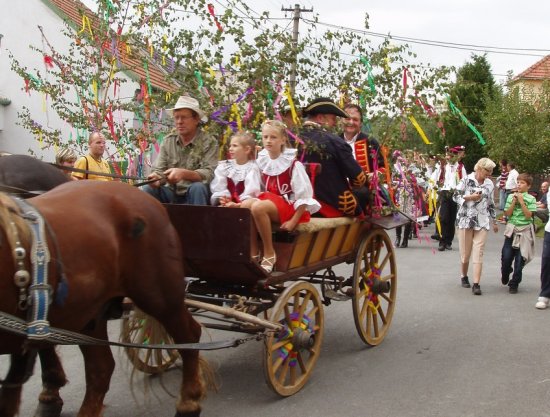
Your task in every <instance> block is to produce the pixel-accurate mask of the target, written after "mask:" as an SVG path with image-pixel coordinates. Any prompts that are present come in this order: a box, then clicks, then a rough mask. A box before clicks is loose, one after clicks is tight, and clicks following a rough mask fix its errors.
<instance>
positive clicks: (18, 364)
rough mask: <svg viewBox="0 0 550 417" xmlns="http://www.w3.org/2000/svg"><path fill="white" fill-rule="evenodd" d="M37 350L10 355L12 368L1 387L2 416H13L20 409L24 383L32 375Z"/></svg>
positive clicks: (0, 416) (0, 409) (0, 413)
mask: <svg viewBox="0 0 550 417" xmlns="http://www.w3.org/2000/svg"><path fill="white" fill-rule="evenodd" d="M35 361H36V351H35V350H31V351H28V352H26V353H23V354H19V353H17V354H15V353H14V354H12V355H11V356H10V368H9V370H8V374H7V375H6V378H5V379H4V380H3V381H2V388H0V417H13V416H15V415H16V414H17V413H18V411H19V405H20V402H21V390H22V388H23V384H24V383H25V381H27V380H28V379H29V378H30V376H31V375H32V372H33V368H34V363H35Z"/></svg>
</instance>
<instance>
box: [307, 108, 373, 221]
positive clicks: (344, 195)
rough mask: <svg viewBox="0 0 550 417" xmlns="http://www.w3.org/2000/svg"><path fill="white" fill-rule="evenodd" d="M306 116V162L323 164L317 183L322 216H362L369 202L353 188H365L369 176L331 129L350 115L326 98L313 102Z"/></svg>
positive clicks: (315, 188) (316, 179) (315, 186)
mask: <svg viewBox="0 0 550 417" xmlns="http://www.w3.org/2000/svg"><path fill="white" fill-rule="evenodd" d="M302 114H303V116H304V117H305V119H306V120H305V122H304V125H303V128H302V130H301V131H300V134H299V136H300V138H301V139H302V140H303V141H304V145H305V148H306V153H305V159H304V161H305V162H309V163H319V164H321V172H320V173H319V174H318V175H317V176H316V177H315V184H314V192H315V198H316V199H317V200H318V201H319V203H321V210H320V211H319V213H320V215H322V216H324V217H339V216H357V215H361V214H362V213H363V209H364V206H365V204H366V201H360V198H358V195H356V194H354V190H353V189H359V188H361V187H364V185H365V182H366V175H365V173H364V172H363V170H362V169H361V166H360V165H359V164H358V163H357V161H356V160H355V158H354V157H353V153H352V151H351V148H350V147H349V145H348V144H347V143H346V142H345V140H344V139H342V138H341V137H339V136H336V135H335V134H332V133H330V132H329V130H327V129H332V128H334V126H335V125H336V118H337V117H344V118H348V117H349V115H348V114H347V113H346V112H344V111H343V110H342V109H341V108H340V107H338V106H337V105H336V104H335V103H334V102H333V101H332V100H331V99H329V98H326V97H320V98H317V99H315V100H313V101H312V102H311V103H310V104H309V105H308V106H307V107H306V108H304V109H303V111H302ZM350 184H351V186H350ZM352 187H353V188H352Z"/></svg>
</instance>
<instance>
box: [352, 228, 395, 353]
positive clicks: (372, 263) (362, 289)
mask: <svg viewBox="0 0 550 417" xmlns="http://www.w3.org/2000/svg"><path fill="white" fill-rule="evenodd" d="M396 290H397V268H396V263H395V253H394V250H393V245H392V242H391V239H390V237H389V236H388V234H387V233H386V232H385V231H384V230H383V229H371V230H370V232H369V233H368V234H367V235H366V236H365V237H364V238H363V240H362V241H361V243H360V244H359V248H358V250H357V255H356V259H355V265H354V268H353V294H354V295H353V318H354V320H355V328H356V329H357V333H359V336H360V337H361V339H362V340H363V342H365V343H366V344H368V345H370V346H376V345H378V344H380V343H381V342H382V340H384V337H385V336H386V333H387V332H388V329H389V327H390V324H391V320H392V317H393V311H394V309H395V296H396Z"/></svg>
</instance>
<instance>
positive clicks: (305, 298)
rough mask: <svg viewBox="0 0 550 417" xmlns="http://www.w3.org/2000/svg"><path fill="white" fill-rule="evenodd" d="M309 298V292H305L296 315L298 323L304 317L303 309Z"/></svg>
mask: <svg viewBox="0 0 550 417" xmlns="http://www.w3.org/2000/svg"><path fill="white" fill-rule="evenodd" d="M310 299H311V293H306V295H305V297H304V300H303V302H302V305H301V306H300V311H299V315H298V323H301V322H302V319H303V318H304V311H305V310H306V307H307V305H308V304H309V300H310Z"/></svg>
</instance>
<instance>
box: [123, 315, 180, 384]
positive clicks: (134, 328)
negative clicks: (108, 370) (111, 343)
mask: <svg viewBox="0 0 550 417" xmlns="http://www.w3.org/2000/svg"><path fill="white" fill-rule="evenodd" d="M157 324H158V322H156V320H155V319H153V318H152V317H150V316H148V315H146V314H145V313H143V312H141V311H140V310H137V309H135V310H133V311H132V312H131V313H130V314H129V315H128V317H125V318H124V319H123V320H122V324H121V340H122V341H123V342H125V343H137V344H143V345H147V344H163V343H164V344H172V343H173V340H172V338H171V337H170V336H169V335H168V333H167V332H166V331H165V330H164V328H162V327H157ZM124 350H125V352H126V355H127V356H128V359H129V360H130V362H131V363H132V364H133V365H134V367H135V368H136V369H137V370H139V371H141V372H144V373H148V374H158V373H161V372H163V371H165V370H166V369H168V368H169V367H170V366H172V365H173V364H174V362H176V360H177V359H178V358H179V354H178V352H177V350H174V349H167V350H162V349H155V350H154V351H153V350H151V349H138V348H124Z"/></svg>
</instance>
